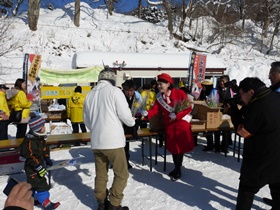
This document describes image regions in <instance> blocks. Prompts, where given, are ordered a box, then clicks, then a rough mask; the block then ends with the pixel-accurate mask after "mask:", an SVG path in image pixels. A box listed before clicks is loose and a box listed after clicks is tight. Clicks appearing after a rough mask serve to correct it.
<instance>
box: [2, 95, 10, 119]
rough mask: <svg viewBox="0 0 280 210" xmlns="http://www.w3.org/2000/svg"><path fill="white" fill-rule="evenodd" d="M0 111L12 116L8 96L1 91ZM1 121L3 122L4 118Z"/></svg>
mask: <svg viewBox="0 0 280 210" xmlns="http://www.w3.org/2000/svg"><path fill="white" fill-rule="evenodd" d="M0 110H2V112H5V113H6V115H8V116H10V110H9V107H8V103H7V100H6V96H5V93H4V92H2V91H0ZM0 120H3V118H2V117H0Z"/></svg>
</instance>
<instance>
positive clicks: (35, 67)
mask: <svg viewBox="0 0 280 210" xmlns="http://www.w3.org/2000/svg"><path fill="white" fill-rule="evenodd" d="M29 57H30V60H31V62H32V63H31V66H30V69H29V73H28V79H29V80H31V81H32V82H34V81H35V79H36V77H37V75H38V71H39V68H40V66H41V60H42V59H41V58H42V56H41V55H34V54H31V55H29Z"/></svg>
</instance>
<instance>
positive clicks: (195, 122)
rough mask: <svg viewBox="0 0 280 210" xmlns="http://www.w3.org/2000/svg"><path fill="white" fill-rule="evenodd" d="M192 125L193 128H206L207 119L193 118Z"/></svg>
mask: <svg viewBox="0 0 280 210" xmlns="http://www.w3.org/2000/svg"><path fill="white" fill-rule="evenodd" d="M191 126H192V130H193V131H195V130H202V129H205V128H206V121H205V120H199V119H192V120H191Z"/></svg>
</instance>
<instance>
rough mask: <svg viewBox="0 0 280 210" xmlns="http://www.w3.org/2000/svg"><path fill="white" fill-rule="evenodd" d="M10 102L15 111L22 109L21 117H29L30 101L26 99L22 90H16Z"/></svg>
mask: <svg viewBox="0 0 280 210" xmlns="http://www.w3.org/2000/svg"><path fill="white" fill-rule="evenodd" d="M12 102H13V104H12V108H13V109H14V110H15V111H19V110H22V118H28V117H29V114H30V107H31V105H32V102H31V101H28V99H27V96H26V94H25V92H24V91H23V90H20V91H18V93H17V94H16V96H15V97H14V98H13V100H12Z"/></svg>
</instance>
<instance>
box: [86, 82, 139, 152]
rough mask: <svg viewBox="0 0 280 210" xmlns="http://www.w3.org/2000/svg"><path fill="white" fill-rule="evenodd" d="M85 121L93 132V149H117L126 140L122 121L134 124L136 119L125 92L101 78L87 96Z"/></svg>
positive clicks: (129, 124)
mask: <svg viewBox="0 0 280 210" xmlns="http://www.w3.org/2000/svg"><path fill="white" fill-rule="evenodd" d="M84 123H85V125H86V126H87V128H88V129H89V130H90V132H91V147H92V149H117V148H121V147H124V146H125V141H126V138H125V135H124V132H123V127H122V123H124V124H126V125H128V126H134V124H135V120H134V118H133V117H132V115H131V111H130V109H129V107H128V105H127V102H126V99H125V96H124V94H123V92H122V91H121V90H120V89H119V88H117V87H114V86H113V85H112V84H111V83H110V82H108V81H105V80H101V81H99V82H98V84H97V85H96V86H95V87H94V88H93V89H92V90H91V91H90V92H89V93H88V94H87V96H86V99H85V103H84Z"/></svg>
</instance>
